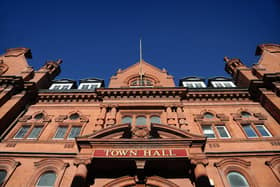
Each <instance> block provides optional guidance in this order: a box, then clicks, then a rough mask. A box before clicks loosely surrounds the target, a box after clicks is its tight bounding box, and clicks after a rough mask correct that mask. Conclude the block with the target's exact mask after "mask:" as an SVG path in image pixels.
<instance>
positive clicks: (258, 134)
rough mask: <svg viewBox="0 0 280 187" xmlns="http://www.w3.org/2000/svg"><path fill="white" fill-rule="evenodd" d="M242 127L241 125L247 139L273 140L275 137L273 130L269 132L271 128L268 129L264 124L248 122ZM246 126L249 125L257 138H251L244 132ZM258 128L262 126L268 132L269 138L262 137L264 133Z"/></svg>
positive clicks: (242, 123) (242, 124)
mask: <svg viewBox="0 0 280 187" xmlns="http://www.w3.org/2000/svg"><path fill="white" fill-rule="evenodd" d="M240 125H241V130H242V132H243V134H244V135H245V137H246V138H250V139H251V138H272V137H273V134H272V133H271V130H269V128H267V125H265V123H263V122H252V121H251V122H248V121H247V122H241V123H240ZM245 125H249V126H250V127H251V128H252V130H253V131H254V133H255V134H256V135H257V136H254V137H249V136H248V134H247V133H246V131H245V130H244V126H245ZM257 126H262V127H263V128H264V130H265V131H266V133H268V134H269V136H264V135H262V133H261V132H260V131H259V129H258V128H257Z"/></svg>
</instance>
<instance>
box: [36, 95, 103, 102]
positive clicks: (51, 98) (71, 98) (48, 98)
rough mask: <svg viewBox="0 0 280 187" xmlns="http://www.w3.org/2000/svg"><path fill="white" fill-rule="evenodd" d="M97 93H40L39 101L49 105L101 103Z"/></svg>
mask: <svg viewBox="0 0 280 187" xmlns="http://www.w3.org/2000/svg"><path fill="white" fill-rule="evenodd" d="M99 100H100V98H98V97H97V94H96V93H95V92H39V94H38V101H39V102H40V103H42V102H49V103H60V102H89V101H99Z"/></svg>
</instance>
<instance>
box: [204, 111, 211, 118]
mask: <svg viewBox="0 0 280 187" xmlns="http://www.w3.org/2000/svg"><path fill="white" fill-rule="evenodd" d="M203 118H204V119H212V118H214V115H213V114H211V113H210V112H206V113H204V115H203Z"/></svg>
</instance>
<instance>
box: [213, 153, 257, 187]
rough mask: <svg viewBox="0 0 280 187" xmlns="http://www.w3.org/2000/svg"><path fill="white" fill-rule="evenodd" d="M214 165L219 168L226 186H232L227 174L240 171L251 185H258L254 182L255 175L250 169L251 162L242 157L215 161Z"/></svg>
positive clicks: (254, 186)
mask: <svg viewBox="0 0 280 187" xmlns="http://www.w3.org/2000/svg"><path fill="white" fill-rule="evenodd" d="M214 166H215V167H216V168H217V170H218V173H219V175H220V177H221V180H222V182H223V185H224V186H230V184H229V182H228V179H227V175H228V174H229V173H230V172H238V173H240V174H241V175H243V176H244V177H245V178H246V180H247V182H248V184H249V186H250V187H257V184H256V183H255V182H254V181H256V180H255V179H254V176H253V174H252V172H251V170H250V166H251V162H249V161H245V160H242V159H240V158H226V159H223V160H221V161H219V162H215V163H214Z"/></svg>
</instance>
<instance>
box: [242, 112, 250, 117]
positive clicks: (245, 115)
mask: <svg viewBox="0 0 280 187" xmlns="http://www.w3.org/2000/svg"><path fill="white" fill-rule="evenodd" d="M241 116H242V117H243V118H249V117H251V114H250V113H248V112H241Z"/></svg>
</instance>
